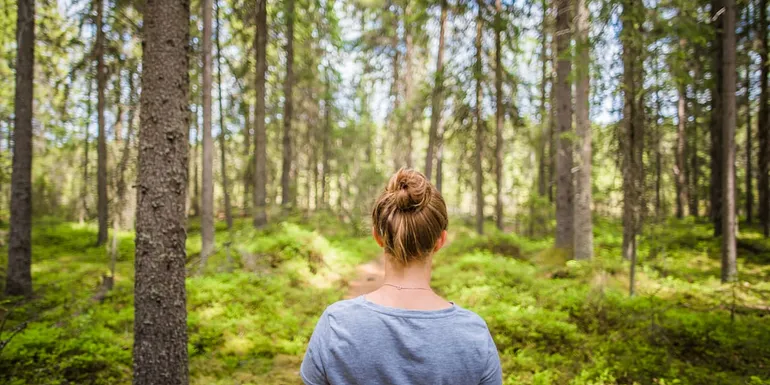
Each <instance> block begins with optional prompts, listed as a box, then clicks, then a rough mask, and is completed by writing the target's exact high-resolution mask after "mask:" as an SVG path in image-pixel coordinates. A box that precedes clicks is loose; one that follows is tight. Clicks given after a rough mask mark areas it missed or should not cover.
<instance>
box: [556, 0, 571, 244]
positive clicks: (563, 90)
mask: <svg viewBox="0 0 770 385" xmlns="http://www.w3.org/2000/svg"><path fill="white" fill-rule="evenodd" d="M570 3H571V2H570V0H559V1H558V9H557V15H556V31H557V33H556V55H558V60H557V68H556V84H555V86H556V87H554V91H555V93H556V115H557V125H558V127H557V134H558V136H557V138H556V147H557V149H556V151H557V153H556V238H555V241H556V242H555V246H556V247H557V248H560V249H565V250H568V251H570V253H571V249H572V247H573V243H574V227H573V226H574V206H573V199H574V196H573V186H572V182H573V181H572V145H573V144H572V139H571V138H570V136H569V133H570V132H572V85H571V84H570V72H572V61H571V59H570V57H569V55H570V54H569V51H570V40H571V38H572V37H571V33H570V28H571V26H570V18H571V17H572V16H571V14H570V8H571V4H570Z"/></svg>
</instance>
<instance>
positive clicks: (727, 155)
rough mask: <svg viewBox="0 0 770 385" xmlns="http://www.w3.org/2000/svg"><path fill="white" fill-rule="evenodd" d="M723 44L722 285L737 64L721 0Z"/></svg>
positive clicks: (731, 273)
mask: <svg viewBox="0 0 770 385" xmlns="http://www.w3.org/2000/svg"><path fill="white" fill-rule="evenodd" d="M723 1H724V8H725V12H724V14H723V16H722V17H723V27H724V29H723V32H722V36H723V39H724V42H723V44H722V47H723V53H722V64H723V66H724V67H723V68H724V69H723V71H722V91H723V92H722V98H723V99H722V100H723V101H722V111H723V113H724V118H723V121H722V124H723V126H722V151H723V154H722V161H723V163H722V178H723V179H722V226H723V228H722V282H732V281H734V280H735V279H736V278H737V276H738V271H737V269H736V263H735V256H736V239H735V235H736V234H735V233H736V231H737V229H736V215H735V207H736V206H735V129H736V120H737V119H736V109H737V106H736V101H735V88H736V85H735V84H736V81H737V79H736V73H737V71H736V65H735V51H736V47H735V45H736V38H735V18H736V16H735V14H736V10H735V0H723Z"/></svg>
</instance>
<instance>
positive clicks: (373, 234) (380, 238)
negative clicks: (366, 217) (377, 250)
mask: <svg viewBox="0 0 770 385" xmlns="http://www.w3.org/2000/svg"><path fill="white" fill-rule="evenodd" d="M372 236H373V237H374V240H375V241H377V244H378V245H380V247H382V244H383V242H382V237H380V234H379V233H377V229H376V228H375V227H374V226H372Z"/></svg>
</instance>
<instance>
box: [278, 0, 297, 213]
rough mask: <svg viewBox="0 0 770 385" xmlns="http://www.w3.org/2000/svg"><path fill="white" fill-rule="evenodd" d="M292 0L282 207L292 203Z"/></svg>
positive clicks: (290, 7) (291, 7) (288, 4)
mask: <svg viewBox="0 0 770 385" xmlns="http://www.w3.org/2000/svg"><path fill="white" fill-rule="evenodd" d="M293 87H294V0H287V2H286V79H285V81H284V83H283V94H284V98H285V102H284V104H283V167H282V168H281V205H282V206H283V207H284V208H288V207H292V206H293V205H294V194H293V193H292V191H291V167H292V148H291V146H292V143H291V119H292V117H293V114H294V112H293V109H294V100H293V99H292V89H293Z"/></svg>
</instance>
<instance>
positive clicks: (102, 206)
mask: <svg viewBox="0 0 770 385" xmlns="http://www.w3.org/2000/svg"><path fill="white" fill-rule="evenodd" d="M103 23H104V0H97V1H96V47H95V50H96V89H97V102H96V116H97V121H98V125H99V133H98V135H99V137H98V138H97V145H96V153H97V162H96V186H97V200H98V202H97V205H96V207H97V211H98V218H99V234H98V236H97V238H96V244H97V245H103V244H104V243H105V242H107V231H108V230H107V227H108V226H109V224H108V223H107V221H108V216H107V138H106V137H105V135H106V133H105V128H104V125H105V123H104V104H105V96H104V90H105V88H106V87H107V69H106V68H105V66H104V27H103Z"/></svg>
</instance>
